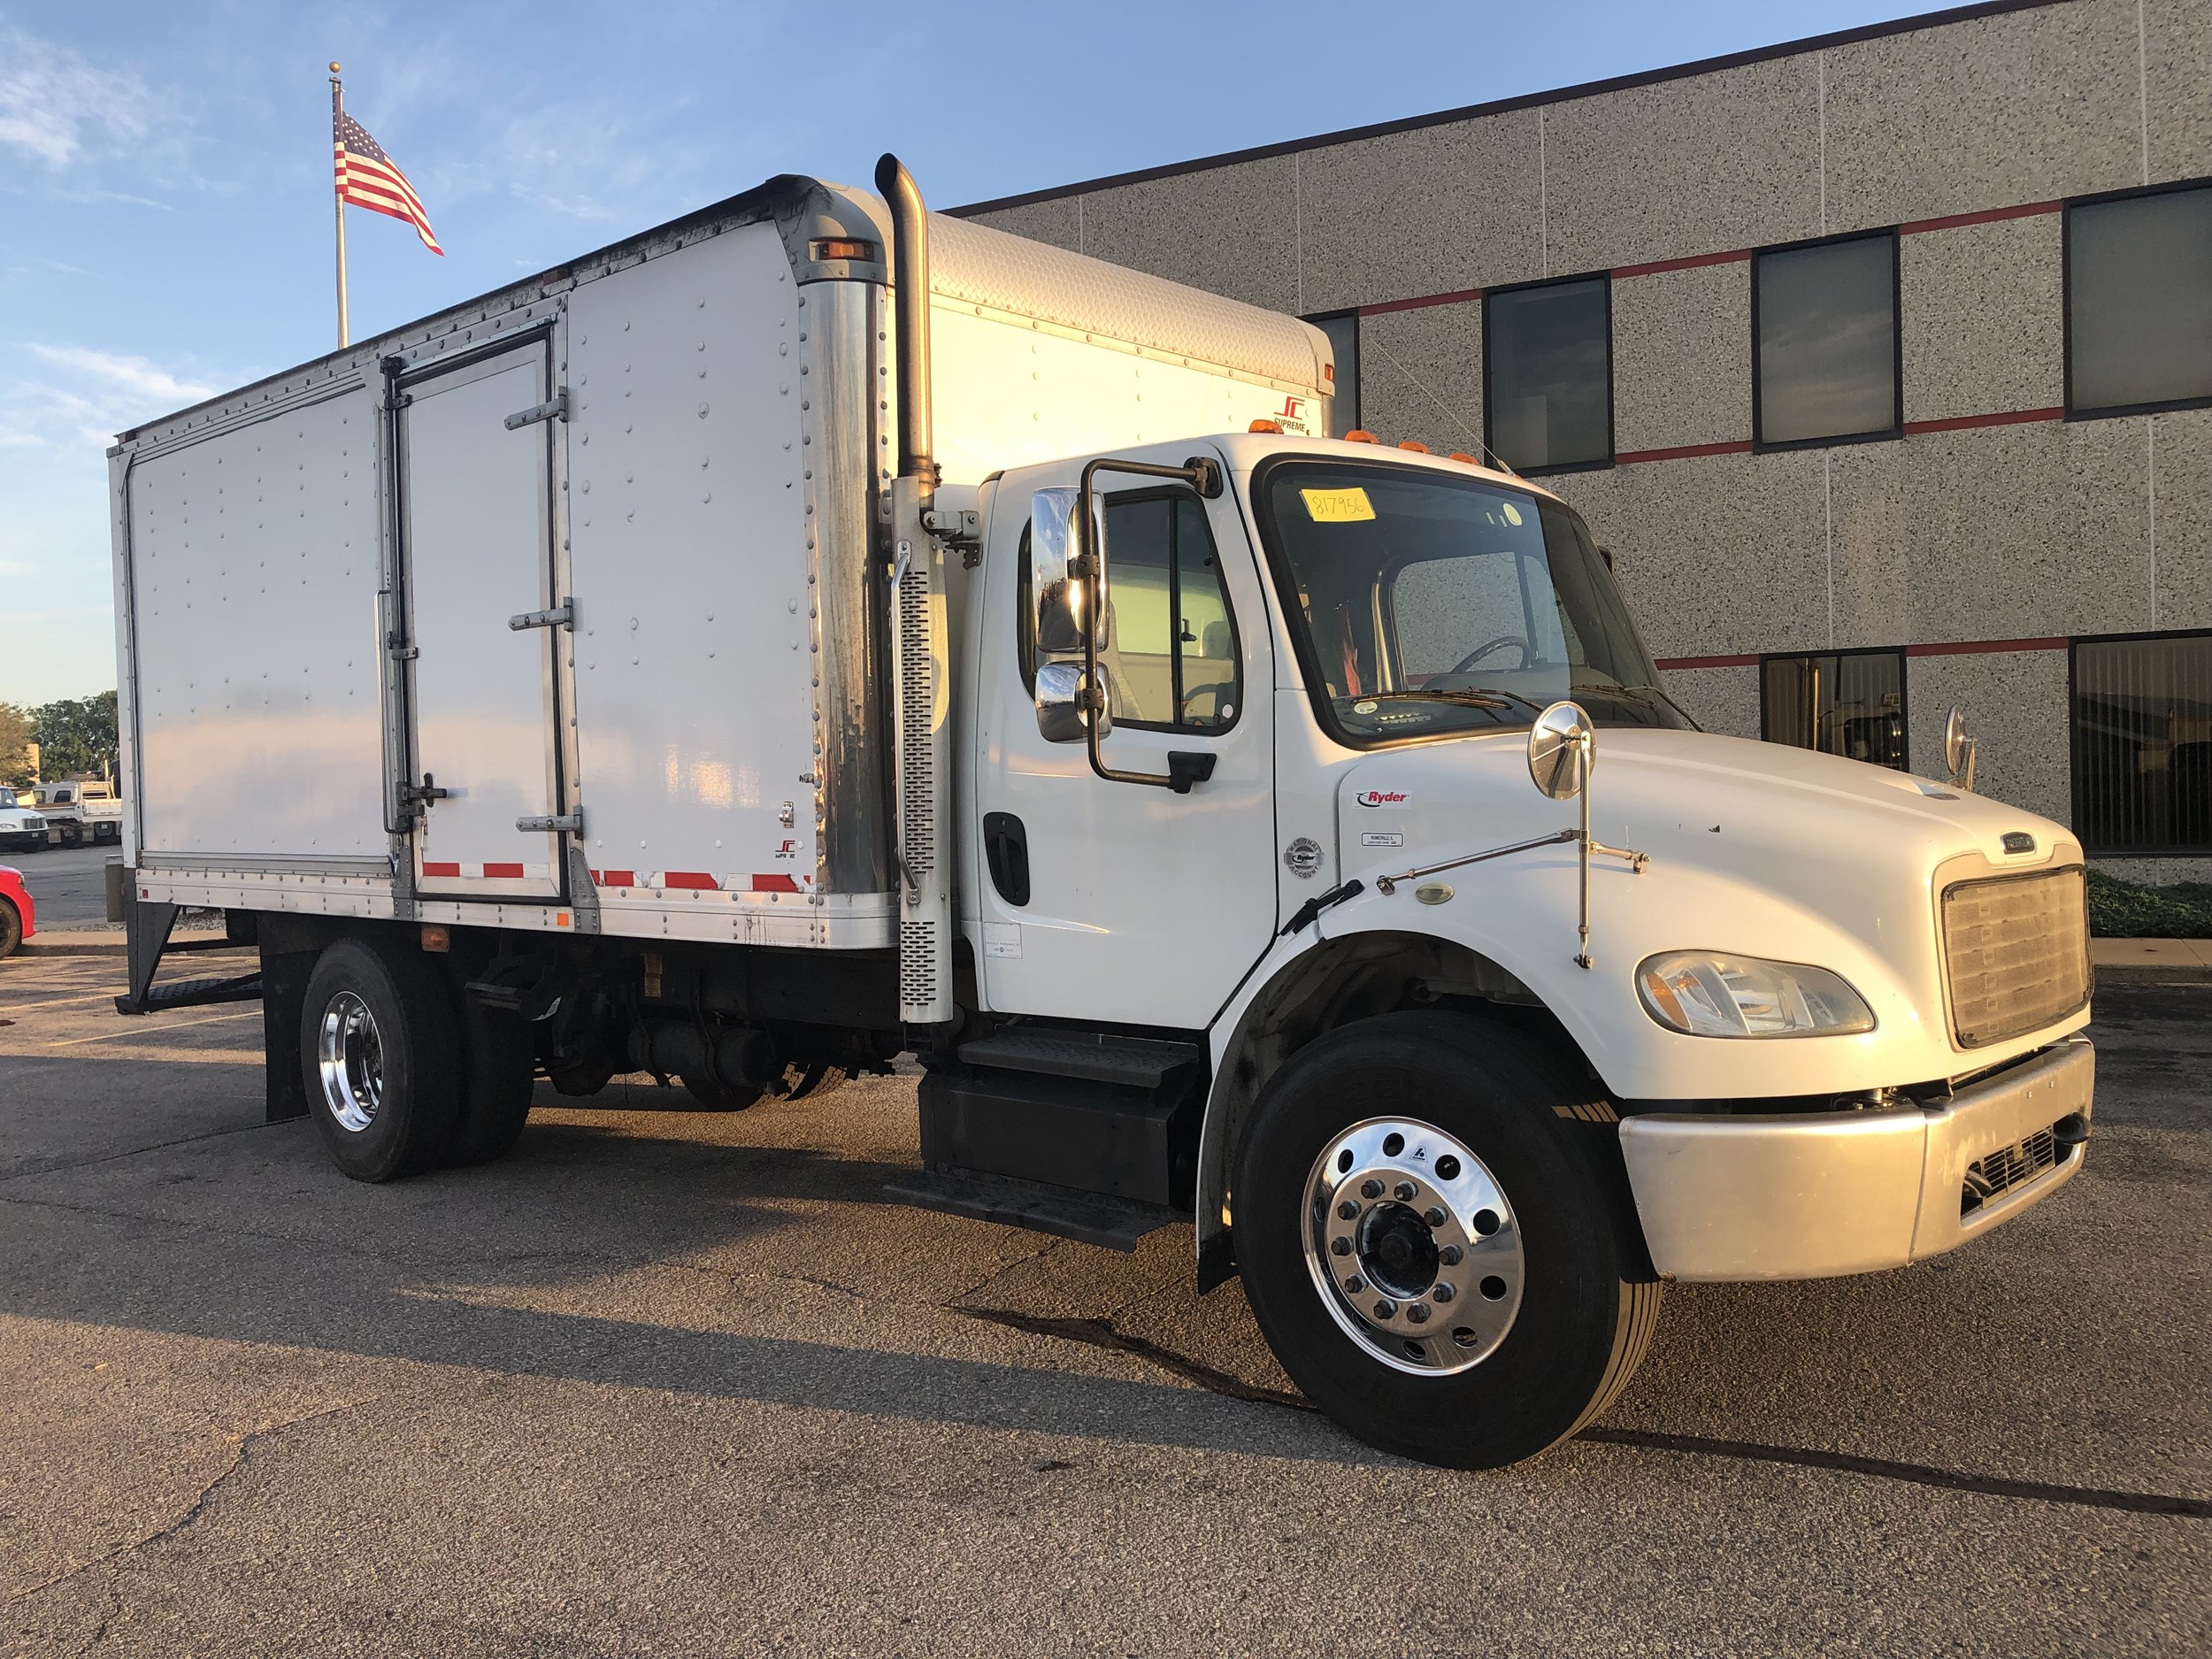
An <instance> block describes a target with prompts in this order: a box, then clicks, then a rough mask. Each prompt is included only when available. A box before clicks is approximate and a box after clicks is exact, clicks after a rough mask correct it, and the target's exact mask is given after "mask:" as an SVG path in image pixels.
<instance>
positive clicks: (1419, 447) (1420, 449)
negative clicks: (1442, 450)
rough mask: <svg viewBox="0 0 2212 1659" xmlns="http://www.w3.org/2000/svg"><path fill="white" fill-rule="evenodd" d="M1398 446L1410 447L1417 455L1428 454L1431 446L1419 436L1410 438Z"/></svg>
mask: <svg viewBox="0 0 2212 1659" xmlns="http://www.w3.org/2000/svg"><path fill="white" fill-rule="evenodd" d="M1398 447H1399V448H1400V449H1410V450H1411V451H1412V452H1413V453H1414V454H1416V455H1426V454H1427V453H1428V452H1429V446H1428V445H1427V444H1425V443H1424V442H1421V440H1420V439H1418V438H1408V439H1406V440H1405V441H1404V442H1402V443H1401V444H1399V446H1398Z"/></svg>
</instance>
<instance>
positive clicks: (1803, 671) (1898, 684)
mask: <svg viewBox="0 0 2212 1659" xmlns="http://www.w3.org/2000/svg"><path fill="white" fill-rule="evenodd" d="M1759 735H1760V736H1762V737H1763V738H1765V739H1766V741H1768V742H1770V743H1788V744H1791V745H1793V746H1794V747H1796V748H1798V749H1819V750H1820V751H1821V752H1822V753H1823V754H1827V755H1841V756H1843V757H1845V758H1847V759H1849V760H1863V761H1866V762H1868V763H1869V764H1872V765H1876V766H1894V767H1895V768H1896V769H1897V770H1898V771H1900V772H1903V771H1904V770H1905V769H1906V760H1905V654H1904V652H1902V651H1896V650H1885V651H1835V652H1831V653H1829V654H1828V655H1826V656H1824V657H1768V658H1767V659H1766V660H1765V661H1764V662H1763V664H1761V665H1760V686H1759Z"/></svg>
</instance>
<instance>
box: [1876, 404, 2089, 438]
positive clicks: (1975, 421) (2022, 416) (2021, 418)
mask: <svg viewBox="0 0 2212 1659" xmlns="http://www.w3.org/2000/svg"><path fill="white" fill-rule="evenodd" d="M2065 416H2066V411H2064V410H2063V409H2014V410H2008V411H2006V412H2005V413H2003V414H2001V415H1954V416H1953V417H1952V418H1951V419H1948V420H1909V421H1907V422H1906V423H1905V435H1906V436H1907V437H1909V438H1916V437H1918V436H1920V435H1921V434H1923V433H1929V432H1966V431H1969V430H1970V429H1971V428H1973V427H1976V426H2022V425H2024V424H2025V423H2026V422H2028V421H2032V420H2062V419H2065Z"/></svg>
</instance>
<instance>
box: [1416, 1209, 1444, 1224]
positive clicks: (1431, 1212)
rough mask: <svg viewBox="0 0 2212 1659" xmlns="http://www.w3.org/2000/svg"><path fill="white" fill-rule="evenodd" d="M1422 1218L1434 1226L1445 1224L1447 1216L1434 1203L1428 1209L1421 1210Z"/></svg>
mask: <svg viewBox="0 0 2212 1659" xmlns="http://www.w3.org/2000/svg"><path fill="white" fill-rule="evenodd" d="M1421 1219H1422V1220H1424V1221H1425V1222H1427V1223H1428V1224H1429V1225H1431V1226H1432V1227H1440V1226H1442V1225H1444V1221H1445V1216H1444V1212H1443V1211H1442V1210H1439V1209H1438V1208H1437V1207H1436V1206H1435V1205H1434V1204H1431V1205H1430V1206H1429V1207H1428V1208H1427V1209H1426V1210H1423V1211H1422V1212H1421Z"/></svg>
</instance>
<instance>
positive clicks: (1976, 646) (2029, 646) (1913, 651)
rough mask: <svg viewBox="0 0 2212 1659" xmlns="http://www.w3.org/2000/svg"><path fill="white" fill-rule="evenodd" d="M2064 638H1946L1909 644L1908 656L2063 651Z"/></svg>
mask: <svg viewBox="0 0 2212 1659" xmlns="http://www.w3.org/2000/svg"><path fill="white" fill-rule="evenodd" d="M2066 644H2067V642H2066V641H2064V640H1946V641H1942V642H1941V643H1939V644H1935V645H1908V646H1907V647H1905V655H1906V656H1908V657H1982V656H1986V655H1988V654H1990V653H1992V652H1996V651H2062V650H2064V649H2066Z"/></svg>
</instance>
